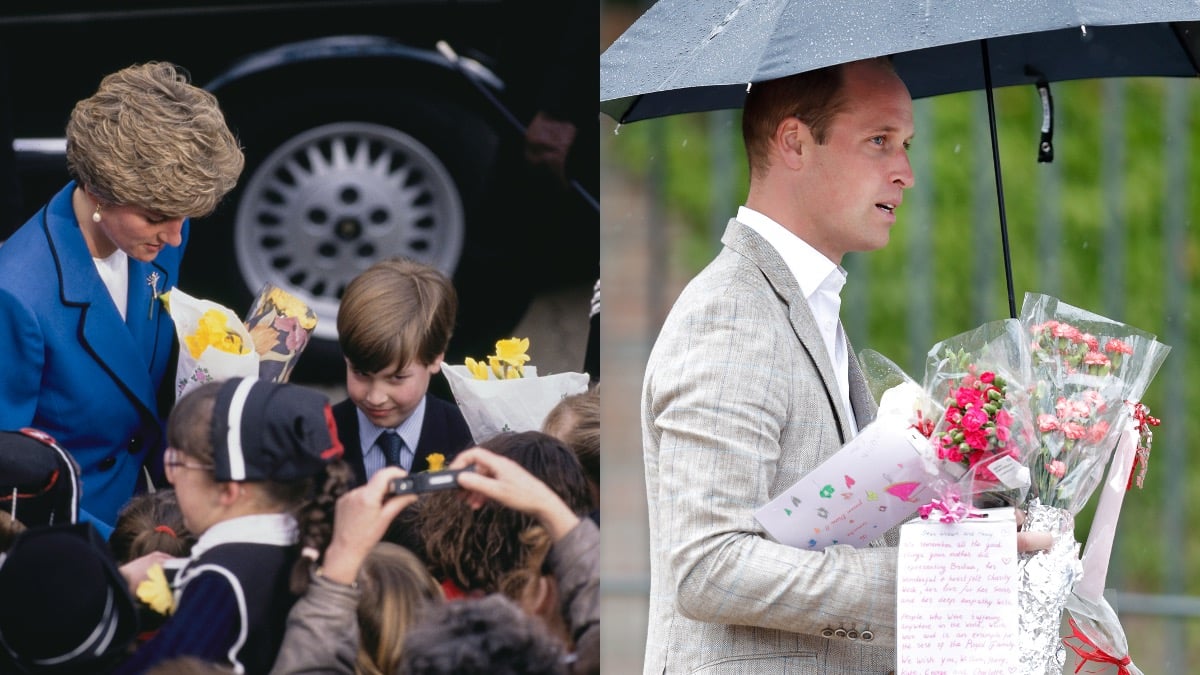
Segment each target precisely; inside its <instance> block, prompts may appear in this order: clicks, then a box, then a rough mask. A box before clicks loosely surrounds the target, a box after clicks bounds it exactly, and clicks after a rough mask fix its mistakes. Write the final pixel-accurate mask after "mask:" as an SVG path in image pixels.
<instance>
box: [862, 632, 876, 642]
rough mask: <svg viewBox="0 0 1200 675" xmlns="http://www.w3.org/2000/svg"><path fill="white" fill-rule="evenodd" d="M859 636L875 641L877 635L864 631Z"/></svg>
mask: <svg viewBox="0 0 1200 675" xmlns="http://www.w3.org/2000/svg"><path fill="white" fill-rule="evenodd" d="M858 636H859V637H860V638H862V639H864V640H874V639H875V634H874V633H872V632H871V631H869V630H864V631H863V632H862V633H859V635H858Z"/></svg>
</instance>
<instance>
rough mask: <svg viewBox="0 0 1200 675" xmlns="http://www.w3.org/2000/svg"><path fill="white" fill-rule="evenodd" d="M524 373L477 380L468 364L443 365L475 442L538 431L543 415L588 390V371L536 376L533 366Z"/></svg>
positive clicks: (455, 398) (528, 367)
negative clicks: (493, 437)
mask: <svg viewBox="0 0 1200 675" xmlns="http://www.w3.org/2000/svg"><path fill="white" fill-rule="evenodd" d="M524 371H525V376H524V377H520V378H516V379H511V380H500V379H495V378H494V377H493V376H491V375H489V377H488V379H486V380H479V379H476V378H475V376H474V375H472V374H471V371H470V370H469V369H468V368H467V366H465V365H462V366H459V365H448V364H442V373H443V374H444V375H445V377H446V380H447V381H448V382H449V383H450V392H451V393H452V394H454V400H455V402H456V403H457V404H458V407H459V409H460V410H462V413H463V417H465V418H466V420H467V426H468V427H470V429H471V436H472V437H473V438H474V439H475V442H476V443H479V442H481V441H483V440H484V439H486V438H488V437H490V436H494V435H495V434H498V433H500V432H503V431H540V430H541V428H542V422H543V421H544V420H545V419H546V414H547V413H549V412H550V409H551V408H553V407H554V406H555V405H556V404H557V403H558V402H559V401H561V400H562V399H563V398H565V397H566V396H569V395H571V394H579V393H582V392H584V391H587V387H588V375H587V373H555V374H553V375H545V376H539V375H538V374H537V368H536V367H535V366H528V365H527V366H525V367H524Z"/></svg>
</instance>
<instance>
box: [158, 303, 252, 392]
mask: <svg viewBox="0 0 1200 675" xmlns="http://www.w3.org/2000/svg"><path fill="white" fill-rule="evenodd" d="M162 298H163V301H164V303H165V304H166V306H167V311H168V312H169V313H170V315H171V320H172V321H173V322H174V324H175V333H176V335H177V336H178V337H179V360H178V362H177V363H176V366H175V399H176V400H179V399H180V398H182V397H183V396H184V394H187V393H188V392H189V391H191V390H192V389H195V388H196V387H198V386H200V385H202V384H204V383H206V382H213V381H217V380H226V379H229V378H231V377H257V376H258V365H259V357H258V353H257V352H255V351H254V349H253V341H252V338H251V336H250V331H249V330H247V329H246V326H245V324H243V323H242V320H241V318H239V317H238V315H237V314H234V313H233V311H232V310H230V309H229V308H227V307H225V306H223V305H220V304H218V303H215V302H212V301H211V300H201V299H199V298H194V297H192V296H191V295H188V294H187V293H185V292H183V291H181V290H180V289H178V288H173V289H171V290H170V291H169V292H167V293H164V294H162Z"/></svg>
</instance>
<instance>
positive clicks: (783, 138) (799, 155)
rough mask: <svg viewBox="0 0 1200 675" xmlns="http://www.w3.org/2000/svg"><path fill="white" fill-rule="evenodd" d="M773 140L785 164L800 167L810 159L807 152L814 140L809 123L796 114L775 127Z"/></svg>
mask: <svg viewBox="0 0 1200 675" xmlns="http://www.w3.org/2000/svg"><path fill="white" fill-rule="evenodd" d="M771 142H772V145H774V146H775V151H776V153H777V154H778V155H779V158H780V161H781V162H782V163H783V165H784V166H787V167H788V168H791V169H798V168H800V166H801V164H802V163H803V162H804V161H805V160H806V159H808V156H807V154H808V152H809V149H810V148H811V147H812V145H813V143H814V140H813V135H812V130H811V129H809V127H808V125H807V124H805V123H804V122H802V121H800V119H799V118H797V117H795V116H794V115H788V116H787V117H785V118H784V119H783V120H782V121H780V123H779V126H777V127H775V136H774V137H772V139H771Z"/></svg>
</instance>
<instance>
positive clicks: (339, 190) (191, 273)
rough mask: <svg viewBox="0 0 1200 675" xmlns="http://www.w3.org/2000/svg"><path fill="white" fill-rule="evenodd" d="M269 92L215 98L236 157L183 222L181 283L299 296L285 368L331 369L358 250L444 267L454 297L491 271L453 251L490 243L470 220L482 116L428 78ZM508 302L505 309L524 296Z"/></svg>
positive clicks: (304, 374)
mask: <svg viewBox="0 0 1200 675" xmlns="http://www.w3.org/2000/svg"><path fill="white" fill-rule="evenodd" d="M269 100H270V104H269V105H260V106H256V107H249V106H243V105H239V104H238V103H237V102H236V101H235V102H232V103H224V99H223V105H225V106H226V109H227V112H226V116H227V118H228V120H229V123H230V126H231V128H233V129H234V130H235V133H237V134H238V136H239V139H240V140H241V142H242V144H243V146H244V148H245V153H246V168H245V170H244V172H243V174H242V177H241V179H240V180H239V181H238V186H237V187H236V188H235V190H234V191H233V192H232V193H231V194H230V195H229V197H228V198H227V199H226V200H225V201H224V202H223V203H222V205H221V207H220V208H218V210H217V211H216V212H214V214H212V216H210V217H209V218H207V219H204V220H203V221H198V222H197V223H196V226H194V227H193V229H192V235H191V243H190V244H189V251H188V253H187V255H186V256H185V262H184V270H183V274H182V277H183V278H182V286H183V287H184V288H185V289H196V290H195V291H191V290H189V292H190V293H193V294H197V293H199V294H201V296H202V297H209V298H211V299H214V300H216V301H218V302H221V303H223V304H226V305H227V306H229V307H230V308H231V309H234V310H235V311H239V310H243V311H244V310H246V309H248V308H249V303H250V302H251V301H252V300H253V297H254V295H255V294H257V292H258V290H259V289H260V288H261V287H262V286H263V285H264V284H266V283H273V284H275V285H277V286H280V287H281V288H284V289H285V290H288V291H289V292H292V293H294V294H296V295H297V296H298V297H300V298H302V299H304V300H305V301H306V302H308V303H309V305H310V306H311V307H312V308H313V309H314V310H315V311H316V313H317V316H318V324H317V329H316V330H315V331H314V333H313V336H312V340H311V341H310V343H309V346H308V347H307V348H306V351H305V354H304V356H303V357H302V358H301V359H300V361H299V362H298V364H297V367H296V370H295V372H294V374H293V379H294V380H296V381H301V382H316V383H327V382H336V381H339V380H341V379H342V378H343V376H344V367H343V364H342V360H341V356H340V350H339V349H338V346H337V332H336V316H337V306H338V303H339V301H340V298H341V295H342V293H343V292H344V290H345V287H346V285H347V284H348V283H349V282H350V280H351V279H353V278H354V277H355V276H357V275H358V274H359V273H361V272H362V271H363V270H365V269H366V268H367V267H369V266H370V265H371V264H373V263H375V262H378V261H379V260H382V259H384V258H387V257H391V256H394V255H404V256H408V257H412V258H416V259H418V260H421V261H423V262H426V263H429V264H431V265H434V266H436V267H438V268H439V269H441V270H442V271H443V272H445V273H446V274H447V275H449V276H451V277H452V278H453V280H454V282H455V287H456V289H457V290H458V292H459V295H460V297H465V298H466V299H468V300H470V299H471V298H473V297H474V295H475V294H483V293H487V292H489V290H490V289H489V285H490V284H492V283H494V278H492V279H489V278H488V275H487V274H484V273H481V272H482V271H481V270H478V269H475V267H474V266H473V265H467V266H466V267H465V268H464V266H463V265H462V264H461V263H463V262H464V261H465V260H471V259H473V258H477V257H478V256H479V254H477V253H473V252H472V249H473V248H478V247H480V246H484V247H489V246H491V245H492V243H494V241H492V242H488V241H485V240H489V239H493V235H492V234H491V233H489V232H484V233H483V234H482V235H481V234H480V233H479V232H474V231H471V230H479V229H481V228H478V227H471V226H470V224H471V223H475V222H477V221H478V220H479V216H480V215H481V214H483V213H485V212H486V205H485V204H484V203H483V202H484V201H485V200H486V199H487V195H486V191H487V186H488V184H489V179H490V177H491V176H492V174H493V171H494V169H495V167H494V162H495V161H496V148H497V145H498V137H497V132H496V130H495V129H493V128H492V127H491V125H490V123H489V121H488V120H487V118H486V116H484V115H481V114H479V113H477V112H475V111H472V110H470V109H468V108H466V107H465V106H463V105H462V104H460V103H458V102H455V101H451V100H445V99H440V98H438V97H436V96H434V95H431V94H430V93H428V92H414V91H408V92H404V91H392V92H390V93H388V95H386V96H383V97H381V95H380V92H379V91H378V89H376V90H373V91H369V92H367V91H364V92H358V93H355V92H347V91H344V90H343V91H329V92H325V93H323V94H322V93H316V92H306V93H305V94H304V95H303V96H294V97H292V99H291V100H288V99H287V98H282V99H280V98H275V97H270V98H269ZM222 267H224V268H225V270H226V272H225V273H222V272H221V271H220V270H221V269H222ZM509 302H510V305H511V307H510V308H509V309H510V310H511V311H510V314H512V313H515V315H516V316H517V317H519V316H520V313H521V312H523V311H524V308H525V307H526V306H527V305H528V302H529V298H513V299H510V301H509ZM514 321H515V319H514ZM478 328H479V329H480V330H483V331H487V330H489V328H488V327H486V326H480V327H478ZM456 337H457V336H456ZM462 337H463V338H464V339H467V340H472V339H473V338H471V337H470V336H462Z"/></svg>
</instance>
